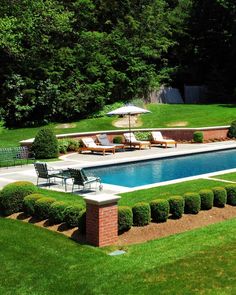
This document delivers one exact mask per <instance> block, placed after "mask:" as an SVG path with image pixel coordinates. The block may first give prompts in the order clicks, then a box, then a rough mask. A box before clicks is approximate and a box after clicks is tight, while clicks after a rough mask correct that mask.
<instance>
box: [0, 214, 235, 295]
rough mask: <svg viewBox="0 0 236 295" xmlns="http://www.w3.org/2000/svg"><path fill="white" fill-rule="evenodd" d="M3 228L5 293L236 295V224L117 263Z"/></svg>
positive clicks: (46, 235) (37, 231)
mask: <svg viewBox="0 0 236 295" xmlns="http://www.w3.org/2000/svg"><path fill="white" fill-rule="evenodd" d="M222 210H224V209H222ZM0 228H1V230H0V241H1V243H0V261H1V268H0V294H1V295H7V294H15V295H49V294H50V295H52V294H53V295H54V294H57V295H65V294H68V295H69V294H70V295H74V294H76V295H77V294H86V295H87V294H115V295H116V294H140V295H141V294H142V295H143V294H148V295H149V294H214V295H215V294H235V293H236V280H235V271H236V260H235V255H236V247H235V243H236V219H231V220H228V221H225V222H222V223H218V224H214V225H210V226H208V227H204V228H201V229H198V230H193V231H189V232H185V233H182V234H178V235H173V236H170V237H167V238H163V239H160V240H154V241H151V242H147V243H144V244H139V245H132V246H126V247H125V250H126V251H127V253H126V254H124V255H121V256H116V257H111V256H108V255H107V252H110V251H111V248H106V249H98V248H94V247H91V246H86V245H79V244H76V243H75V242H73V241H72V240H69V239H68V238H66V237H64V236H62V235H60V234H57V233H53V232H50V231H48V230H46V229H42V228H38V227H36V226H34V225H32V224H26V223H23V222H20V221H16V220H9V219H3V218H0ZM114 249H115V247H112V250H114Z"/></svg>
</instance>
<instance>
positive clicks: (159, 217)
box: [150, 199, 170, 222]
mask: <svg viewBox="0 0 236 295" xmlns="http://www.w3.org/2000/svg"><path fill="white" fill-rule="evenodd" d="M150 207H151V217H152V221H155V222H165V221H166V220H167V219H168V217H169V212H170V205H169V202H168V201H167V200H162V199H159V200H154V201H152V202H151V203H150Z"/></svg>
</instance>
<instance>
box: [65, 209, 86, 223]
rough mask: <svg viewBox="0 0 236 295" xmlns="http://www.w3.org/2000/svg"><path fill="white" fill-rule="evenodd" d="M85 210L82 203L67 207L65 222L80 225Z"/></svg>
mask: <svg viewBox="0 0 236 295" xmlns="http://www.w3.org/2000/svg"><path fill="white" fill-rule="evenodd" d="M83 212H84V207H83V206H81V205H73V206H72V205H71V206H68V207H66V208H65V222H66V223H67V225H68V226H69V227H75V226H79V222H80V218H81V216H82V214H83Z"/></svg>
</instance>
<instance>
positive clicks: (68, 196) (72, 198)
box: [38, 188, 85, 206]
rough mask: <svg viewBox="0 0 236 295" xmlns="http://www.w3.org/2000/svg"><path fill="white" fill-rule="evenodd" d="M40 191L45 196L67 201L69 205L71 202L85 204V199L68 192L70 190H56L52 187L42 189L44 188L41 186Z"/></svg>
mask: <svg viewBox="0 0 236 295" xmlns="http://www.w3.org/2000/svg"><path fill="white" fill-rule="evenodd" d="M38 192H39V193H40V194H42V195H44V196H45V197H50V198H54V199H55V200H57V201H63V202H65V203H67V204H68V205H70V204H71V205H83V206H85V201H84V199H83V198H82V197H81V196H79V195H77V194H73V193H68V192H67V193H64V192H59V191H54V190H51V189H50V190H49V189H42V188H39V189H38Z"/></svg>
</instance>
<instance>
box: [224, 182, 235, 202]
mask: <svg viewBox="0 0 236 295" xmlns="http://www.w3.org/2000/svg"><path fill="white" fill-rule="evenodd" d="M225 189H226V192H227V204H229V205H231V206H236V185H235V184H229V185H227V186H226V187H225Z"/></svg>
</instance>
